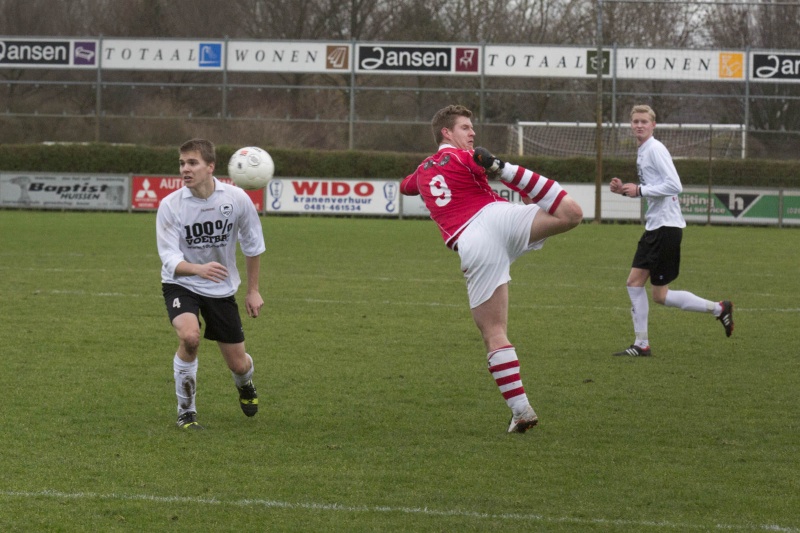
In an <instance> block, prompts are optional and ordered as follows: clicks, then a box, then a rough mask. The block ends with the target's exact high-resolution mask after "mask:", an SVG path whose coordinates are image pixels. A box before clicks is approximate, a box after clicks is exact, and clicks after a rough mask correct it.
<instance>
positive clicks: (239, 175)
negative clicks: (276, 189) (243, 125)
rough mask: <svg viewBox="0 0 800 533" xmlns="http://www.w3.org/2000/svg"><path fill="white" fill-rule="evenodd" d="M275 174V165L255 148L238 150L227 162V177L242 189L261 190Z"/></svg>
mask: <svg viewBox="0 0 800 533" xmlns="http://www.w3.org/2000/svg"><path fill="white" fill-rule="evenodd" d="M273 174H275V163H274V162H273V161H272V156H270V155H269V153H267V151H266V150H264V149H262V148H259V147H257V146H247V147H245V148H239V149H238V150H236V153H234V154H233V155H232V156H231V160H230V161H228V177H229V178H230V179H231V180H232V181H233V183H235V184H236V185H238V186H239V187H241V188H242V189H249V190H255V189H263V188H264V187H266V186H267V182H269V180H270V179H272V176H273Z"/></svg>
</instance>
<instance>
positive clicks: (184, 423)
mask: <svg viewBox="0 0 800 533" xmlns="http://www.w3.org/2000/svg"><path fill="white" fill-rule="evenodd" d="M177 426H178V429H205V428H204V427H203V426H201V425H200V424H198V423H197V413H195V412H194V411H186V412H185V413H183V414H181V415H179V416H178V422H177Z"/></svg>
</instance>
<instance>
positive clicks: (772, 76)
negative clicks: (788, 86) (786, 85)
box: [750, 51, 800, 83]
mask: <svg viewBox="0 0 800 533" xmlns="http://www.w3.org/2000/svg"><path fill="white" fill-rule="evenodd" d="M750 65H752V66H751V67H750V68H751V75H750V79H751V80H753V81H762V82H772V83H781V82H792V83H797V82H800V53H797V52H794V53H792V52H781V51H772V52H751V53H750Z"/></svg>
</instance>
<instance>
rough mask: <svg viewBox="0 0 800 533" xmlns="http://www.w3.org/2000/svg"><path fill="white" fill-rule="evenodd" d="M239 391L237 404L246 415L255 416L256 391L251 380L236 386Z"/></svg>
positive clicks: (256, 408) (256, 405)
mask: <svg viewBox="0 0 800 533" xmlns="http://www.w3.org/2000/svg"><path fill="white" fill-rule="evenodd" d="M236 388H237V390H238V391H239V405H241V406H242V411H243V412H244V414H245V415H247V416H255V414H256V413H257V412H258V393H256V387H255V385H253V382H252V381H248V382H247V383H245V384H244V385H242V386H241V387H236Z"/></svg>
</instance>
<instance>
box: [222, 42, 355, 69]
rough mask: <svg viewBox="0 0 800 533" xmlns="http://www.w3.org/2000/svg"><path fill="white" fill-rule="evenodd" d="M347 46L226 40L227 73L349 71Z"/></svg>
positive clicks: (348, 50)
mask: <svg viewBox="0 0 800 533" xmlns="http://www.w3.org/2000/svg"><path fill="white" fill-rule="evenodd" d="M351 49H352V47H351V45H349V44H328V43H324V42H298V41H277V42H276V41H229V42H228V50H227V58H228V67H227V68H228V70H229V71H231V72H319V73H325V72H327V73H331V72H344V73H349V72H350V54H351Z"/></svg>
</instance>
